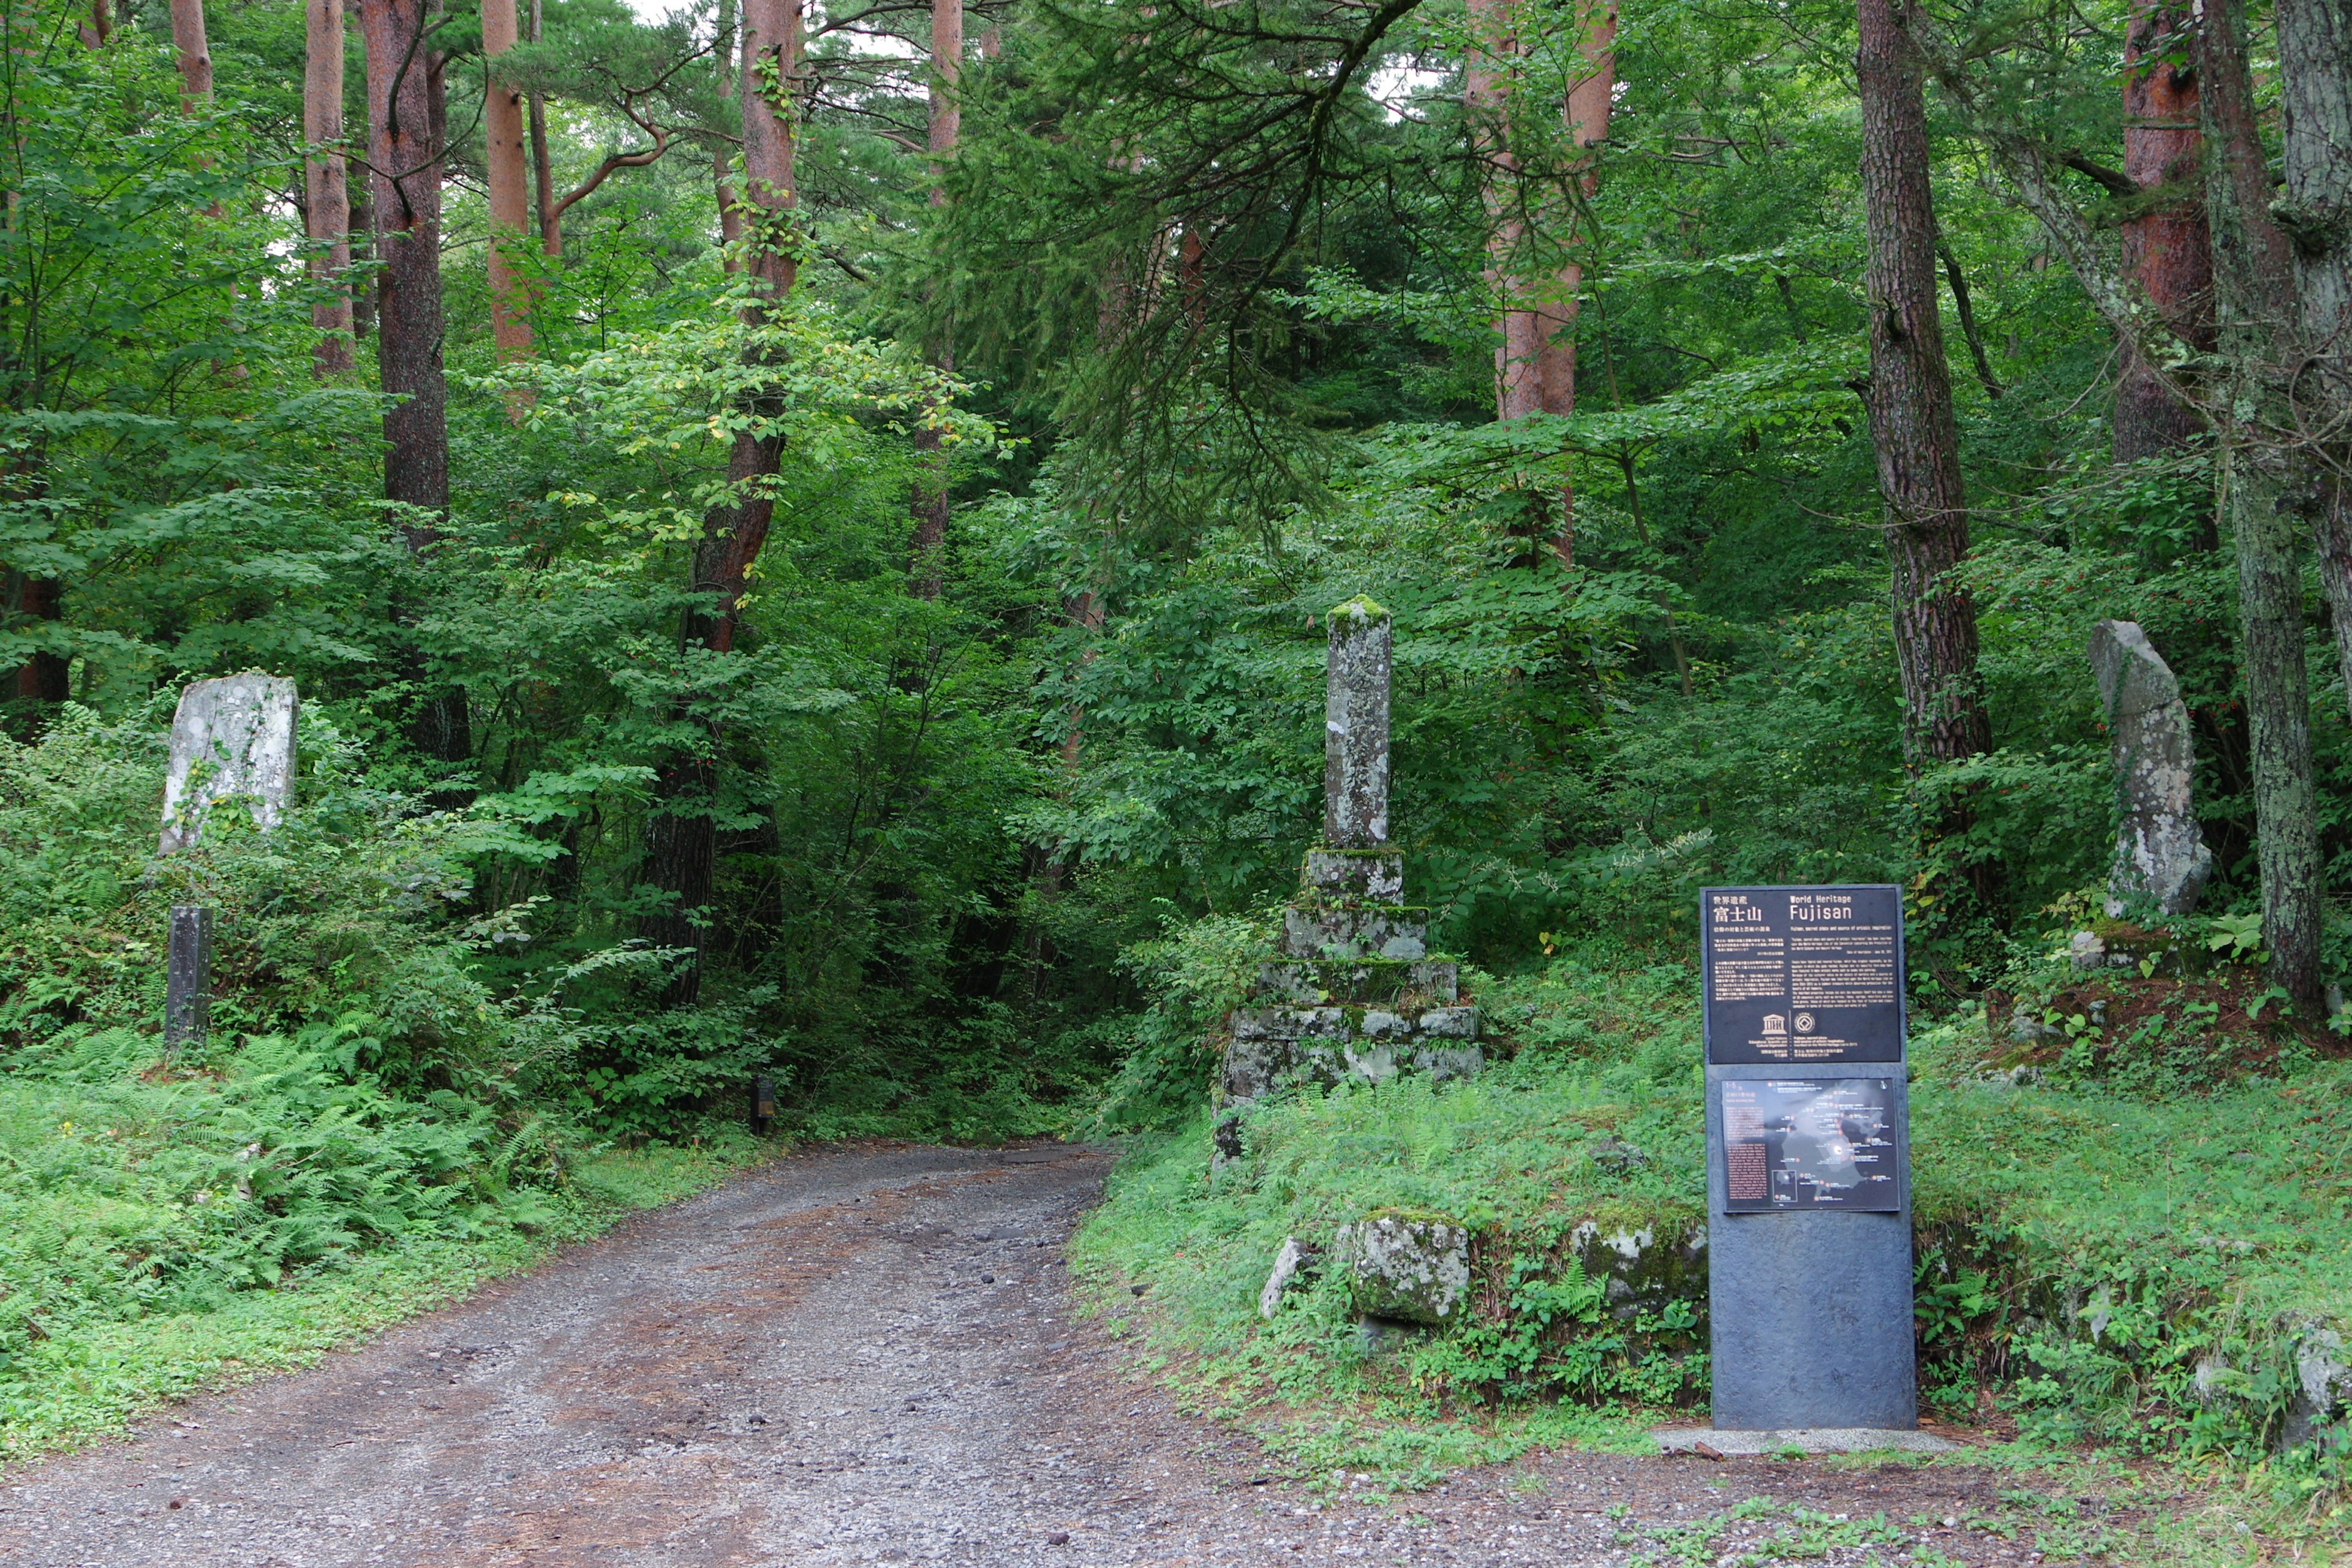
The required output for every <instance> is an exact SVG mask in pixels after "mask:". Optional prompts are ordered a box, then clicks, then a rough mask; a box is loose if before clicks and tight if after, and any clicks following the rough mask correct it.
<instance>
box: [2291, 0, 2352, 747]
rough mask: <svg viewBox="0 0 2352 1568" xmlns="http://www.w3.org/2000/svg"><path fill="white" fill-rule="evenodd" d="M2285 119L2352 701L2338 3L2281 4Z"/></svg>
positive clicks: (2302, 344)
mask: <svg viewBox="0 0 2352 1568" xmlns="http://www.w3.org/2000/svg"><path fill="white" fill-rule="evenodd" d="M2277 16H2278V47H2279V73H2280V89H2281V90H2280V94H2279V102H2280V119H2281V121H2282V130H2283V138H2282V139H2283V141H2284V144H2285V153H2286V158H2285V163H2286V196H2285V200H2284V201H2283V202H2281V203H2279V204H2278V205H2277V206H2276V207H2275V208H2274V209H2273V211H2274V212H2275V213H2276V215H2277V216H2278V218H2279V220H2280V222H2281V223H2282V224H2284V225H2285V226H2287V227H2288V228H2289V229H2290V230H2291V231H2292V235H2293V238H2294V284H2295V305H2296V321H2295V336H2296V339H2297V342H2296V351H2297V353H2296V359H2297V363H2299V364H2300V365H2302V366H2303V367H2304V370H2303V374H2302V376H2301V378H2300V380H2299V381H2298V384H2297V386H2296V389H2295V390H2296V394H2297V399H2298V401H2299V402H2301V403H2303V404H2304V405H2305V408H2306V410H2307V412H2306V415H2305V422H2306V423H2307V424H2309V425H2312V426H2317V427H2319V428H2322V429H2325V430H2328V431H2331V432H2335V433H2336V439H2333V440H2329V441H2327V442H2326V444H2325V445H2324V447H2322V449H2321V450H2320V451H2318V452H2316V453H2314V454H2311V457H2312V458H2315V461H2314V462H2313V463H2312V465H2311V466H2312V467H2313V468H2315V490H2316V494H2315V498H2314V507H2315V512H2316V514H2317V522H2318V528H2317V533H2318V542H2319V578H2320V583H2321V585H2322V586H2323V587H2324V588H2325V589H2326V595H2327V605H2328V611H2329V615H2330V618H2331V619H2332V620H2333V621H2334V622H2335V629H2336V668H2337V672H2338V674H2339V676H2340V677H2341V678H2342V679H2343V682H2344V688H2345V693H2346V697H2347V700H2352V487H2347V484H2346V483H2345V481H2344V479H2343V478H2342V477H2341V476H2342V475H2343V474H2344V473H2345V472H2346V471H2347V463H2352V441H2347V440H2345V439H2344V438H2343V437H2342V435H2341V433H2342V432H2344V431H2346V430H2347V429H2352V359H2347V355H2352V232H2347V224H2352V16H2347V15H2346V14H2345V11H2344V9H2343V7H2342V6H2341V5H2332V4H2326V3H2319V0H2279V5H2278V11H2277Z"/></svg>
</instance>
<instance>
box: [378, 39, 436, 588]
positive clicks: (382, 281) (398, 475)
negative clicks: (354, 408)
mask: <svg viewBox="0 0 2352 1568" xmlns="http://www.w3.org/2000/svg"><path fill="white" fill-rule="evenodd" d="M427 3H428V0H360V25H361V27H362V31H363V32H364V33H365V35H366V38H367V76H368V80H367V90H368V120H369V126H368V130H369V135H368V155H369V161H370V163H372V164H373V168H372V169H371V171H370V173H369V184H370V185H371V186H372V187H373V196H374V202H375V220H376V243H377V245H378V247H380V249H381V253H382V260H383V267H382V270H381V271H380V272H379V273H378V275H377V276H378V281H377V288H376V335H377V339H378V342H377V345H376V358H377V363H379V365H380V366H381V368H382V371H383V390H384V391H385V392H386V393H388V394H390V395H394V396H396V397H398V398H399V399H400V400H401V401H400V402H399V404H398V405H395V406H394V407H393V408H391V409H389V410H387V411H386V412H385V414H384V416H383V438H384V441H385V444H386V445H387V446H388V447H390V448H391V449H390V450H389V451H388V452H387V453H386V454H385V457H384V467H383V493H384V496H385V497H386V499H388V500H396V501H404V502H405V503H407V504H408V505H410V506H413V507H418V508H422V509H423V510H425V511H427V512H431V513H439V512H443V511H446V510H448V507H449V425H448V412H447V396H448V394H447V387H446V382H445V380H444V377H443V373H442V363H441V355H442V333H443V330H444V322H443V317H442V308H441V174H442V171H441V147H440V144H439V142H438V141H437V140H436V136H435V134H434V132H435V129H436V126H435V121H436V120H437V119H438V118H439V116H438V115H437V114H436V110H435V105H434V103H433V90H432V89H433V85H434V83H435V81H436V78H437V75H438V73H437V71H436V69H435V60H434V58H433V56H434V54H435V53H436V51H435V50H433V49H432V48H431V47H430V46H429V45H424V44H421V43H420V42H419V36H420V34H421V33H422V31H423V29H424V27H425V26H426V23H427V17H426V14H425V7H426V5H427ZM404 527H405V528H406V529H407V530H408V531H409V542H410V544H411V546H412V547H414V548H416V549H419V550H421V549H424V548H425V547H426V546H429V545H430V544H431V543H432V542H434V540H435V539H436V537H437V535H436V531H434V529H433V525H432V524H431V523H430V522H429V521H426V520H424V519H415V520H412V521H409V522H407V523H405V524H404Z"/></svg>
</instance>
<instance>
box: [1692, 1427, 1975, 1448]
mask: <svg viewBox="0 0 2352 1568" xmlns="http://www.w3.org/2000/svg"><path fill="white" fill-rule="evenodd" d="M1650 1436H1653V1437H1654V1438H1656V1439H1657V1440H1658V1447H1661V1448H1663V1449H1664V1450H1665V1451H1666V1452H1667V1453H1669V1454H1689V1453H1695V1452H1696V1451H1697V1449H1698V1447H1699V1445H1700V1444H1702V1443H1704V1444H1706V1446H1707V1447H1710V1448H1712V1449H1714V1450H1715V1451H1716V1452H1717V1453H1718V1454H1725V1455H1730V1454H1783V1453H1787V1452H1788V1451H1789V1450H1790V1449H1792V1448H1794V1449H1799V1450H1801V1451H1802V1452H1804V1453H1808V1454H1873V1453H1877V1452H1879V1451H1881V1450H1883V1449H1887V1448H1895V1449H1900V1450H1902V1451H1903V1452H1905V1453H1911V1454H1950V1453H1957V1452H1958V1450H1959V1445H1958V1443H1954V1442H1952V1441H1950V1440H1949V1439H1948V1438H1943V1437H1938V1436H1936V1435H1935V1434H1934V1433H1932V1432H1922V1431H1920V1430H1919V1429H1918V1428H1916V1427H1912V1428H1909V1429H1905V1428H1901V1427H1888V1426H1790V1427H1786V1428H1783V1429H1781V1430H1780V1431H1777V1432H1718V1431H1717V1430H1716V1429H1715V1428H1714V1427H1712V1426H1661V1427H1658V1428H1657V1429H1656V1430H1654V1431H1653V1432H1652V1433H1651V1434H1650Z"/></svg>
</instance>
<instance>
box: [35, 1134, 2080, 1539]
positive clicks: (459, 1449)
mask: <svg viewBox="0 0 2352 1568" xmlns="http://www.w3.org/2000/svg"><path fill="white" fill-rule="evenodd" d="M1107 1166H1108V1160H1107V1158H1106V1157H1105V1156H1104V1155H1102V1154H1101V1153H1100V1152H1096V1151H1092V1150H1087V1149H1081V1148H1076V1147H1066V1146H1058V1145H1055V1146H1046V1147H1042V1148H1031V1149H1015V1150H1009V1151H969V1150H955V1149H927V1148H914V1147H906V1146H867V1147H858V1148H848V1149H827V1150H821V1151H816V1152H805V1153H801V1154H796V1155H794V1156H792V1157H790V1158H787V1159H784V1160H782V1161H779V1162H777V1163H774V1164H772V1165H770V1166H767V1167H765V1168H763V1169H761V1171H759V1172H756V1173H752V1174H751V1175H748V1176H746V1177H744V1178H742V1179H740V1180H739V1181H737V1182H735V1183H733V1184H730V1185H729V1186H727V1187H725V1188H723V1189H721V1190H719V1191H718V1192H715V1193H712V1194H708V1195H706V1196H704V1197H701V1198H698V1199H696V1200H694V1201H692V1202H688V1203H686V1204H682V1205H676V1206H674V1207H671V1208H667V1209H664V1210H660V1211H657V1212H656V1213H652V1214H648V1215H643V1216H640V1217H638V1218H637V1219H635V1220H634V1221H632V1222H631V1223H629V1224H628V1225H625V1226H623V1227H621V1228H620V1229H618V1230H616V1231H615V1232H614V1233H613V1234H612V1235H611V1236H609V1237H605V1238H604V1239H603V1240H600V1241H597V1242H594V1243H592V1244H589V1245H587V1246H583V1247H575V1248H572V1249H570V1250H568V1251H566V1252H565V1253H563V1254H562V1256H560V1257H559V1258H556V1259H555V1260H553V1261H552V1262H551V1263H549V1264H548V1265H546V1266H545V1267H543V1268H540V1269H538V1270H537V1271H535V1272H533V1273H531V1274H530V1275H528V1276H524V1277H522V1278H520V1279H513V1280H509V1281H507V1282H505V1283H503V1284H501V1285H498V1286H495V1287H492V1288H491V1289H487V1290H485V1291H483V1292H482V1293H481V1294H480V1295H478V1296H477V1297H475V1298H474V1299H473V1300H469V1301H467V1302H466V1303H465V1304H463V1305H461V1306H458V1307H455V1308H452V1309H449V1310H446V1311H442V1312H439V1313H436V1314H435V1315H433V1316H431V1317H428V1318H424V1319H420V1320H418V1321H415V1322H413V1323H410V1324H408V1325H406V1326H405V1327H403V1328H401V1329H398V1330H396V1331H393V1332H391V1333H389V1334H386V1335H385V1336H383V1338H382V1339H380V1340H377V1341H375V1342H373V1343H371V1344H369V1345H367V1346H365V1347H364V1348H362V1349H360V1350H356V1351H352V1352H346V1353H342V1354H339V1355H336V1356H334V1357H331V1359H330V1360H329V1361H328V1362H326V1363H324V1364H322V1365H320V1366H319V1367H317V1368H315V1369H314V1370H311V1371H310V1372H305V1373H298V1374H294V1375H290V1376H286V1377H280V1378H276V1379H273V1380H271V1381H268V1382H266V1383H262V1384H255V1385H253V1386H252V1387H249V1388H247V1389H243V1390H240V1391H238V1392H236V1393H235V1394H228V1395H223V1396H221V1397H218V1398H215V1399H211V1400H206V1401H200V1402H196V1403H194V1404H191V1405H183V1406H178V1407H175V1408H174V1409H173V1411H171V1412H169V1413H168V1415H167V1417H166V1418H163V1419H159V1420H156V1421H154V1422H152V1423H151V1424H150V1425H149V1426H147V1427H146V1429H145V1430H143V1431H142V1433H141V1434H139V1435H138V1436H136V1437H135V1438H133V1439H131V1440H130V1441H127V1442H122V1443H118V1444H113V1445H110V1446H108V1447H103V1448H100V1449H97V1450H93V1451H91V1452H89V1453H85V1454H81V1455H78V1456H74V1457H70V1458H64V1459H59V1460H55V1461H51V1462H48V1463H46V1464H41V1465H37V1466H26V1467H19V1468H16V1470H14V1471H13V1472H11V1473H10V1474H8V1475H7V1476H5V1483H6V1484H5V1487H0V1565H5V1568H18V1565H23V1568H33V1565H36V1564H38V1565H42V1568H66V1565H76V1568H80V1565H88V1568H141V1565H145V1564H157V1565H163V1564H169V1565H172V1568H228V1565H232V1564H234V1565H236V1568H340V1565H342V1564H383V1565H385V1568H392V1565H398V1564H420V1565H422V1564H432V1565H435V1568H457V1565H463V1568H473V1565H484V1568H488V1565H492V1564H496V1565H501V1568H503V1565H509V1564H511V1565H524V1564H529V1565H533V1568H540V1565H547V1568H552V1565H557V1564H581V1565H583V1568H584V1565H590V1564H593V1565H595V1568H627V1565H636V1564H665V1565H667V1564H677V1565H687V1564H693V1565H702V1564H711V1565H718V1564H739V1563H740V1564H758V1565H775V1568H783V1565H791V1568H803V1565H820V1564H822V1565H831V1564H845V1563H899V1562H920V1563H949V1564H957V1565H967V1564H968V1565H972V1568H979V1565H983V1564H984V1565H988V1568H997V1565H1013V1564H1033V1563H1034V1564H1041V1565H1043V1564H1051V1565H1055V1568H1120V1565H1125V1564H1142V1563H1170V1564H1173V1563H1203V1564H1206V1563H1242V1564H1267V1563H1285V1564H1290V1563H1356V1562H1363V1563H1463V1564H1494V1565H1496V1568H1502V1565H1514V1568H1516V1565H1521V1564H1525V1565H1528V1568H1534V1565H1537V1564H1541V1565H1543V1568H1574V1565H1582V1564H1594V1565H1599V1564H1611V1565H1617V1564H1626V1563H1637V1562H1641V1561H1643V1560H1645V1559H1648V1560H1654V1561H1657V1562H1660V1563H1709V1564H1712V1563H1717V1562H1718V1561H1727V1560H1730V1557H1729V1554H1732V1553H1735V1552H1738V1550H1739V1549H1740V1548H1741V1547H1742V1546H1743V1545H1753V1544H1755V1543H1758V1542H1762V1541H1764V1540H1766V1539H1767V1538H1768V1537H1770V1536H1773V1535H1775V1534H1776V1533H1777V1534H1778V1535H1780V1536H1782V1537H1784V1538H1789V1539H1790V1540H1793V1539H1794V1537H1795V1535H1797V1534H1803V1533H1806V1532H1810V1533H1811V1536H1812V1537H1813V1538H1814V1539H1815V1541H1816V1542H1818V1544H1819V1545H1820V1547H1821V1551H1820V1552H1811V1551H1809V1552H1806V1553H1805V1555H1807V1556H1809V1557H1811V1558H1812V1559H1813V1560H1815V1561H1821V1562H1825V1563H1890V1564H1892V1563H1914V1562H1917V1563H1967V1564H1970V1565H1988V1568H1990V1565H1995V1564H1999V1565H2008V1564H2020V1565H2022V1564H2026V1563H2031V1562H2033V1561H2035V1560H2036V1557H2035V1552H2036V1550H2037V1547H2044V1548H2047V1547H2054V1546H2057V1545H2060V1544H2063V1542H2062V1541H2061V1540H2060V1539H2059V1537H2062V1536H2063V1538H2064V1540H2067V1541H2071V1540H2074V1536H2066V1535H2065V1532H2066V1531H2074V1532H2075V1534H2076V1535H2078V1536H2082V1537H2083V1538H2084V1540H2085V1541H2086V1542H2087V1540H2088V1538H2089V1534H2095V1532H2096V1531H2097V1530H2098V1529H2100V1528H2101V1525H2100V1522H2099V1521H2098V1520H2097V1519H2096V1518H2095V1517H2094V1516H2095V1510H2096V1505H2093V1508H2092V1509H2091V1510H2089V1511H2088V1512H2086V1511H2085V1510H2083V1509H2082V1508H2081V1507H2080V1505H2078V1504H2077V1503H2076V1502H2074V1500H2067V1499H2056V1500H2037V1499H2033V1498H2031V1497H2024V1496H2021V1494H2019V1493H2016V1492H2013V1491H2011V1492H2009V1493H2007V1494H2006V1495H2004V1492H2003V1490H2002V1489H2003V1488H2005V1487H2007V1488H2013V1487H2015V1486H2016V1484H2017V1483H2016V1482H2014V1481H2011V1480H1996V1479H1994V1478H1993V1477H1992V1476H1991V1475H1990V1474H1989V1473H1988V1472H1983V1471H1978V1470H1972V1469H1954V1468H1932V1469H1923V1468H1916V1467H1901V1466H1894V1467H1887V1468H1882V1469H1873V1470H1848V1469H1838V1468H1832V1467H1829V1466H1825V1465H1819V1464H1792V1463H1773V1462H1769V1461H1764V1460H1738V1459H1735V1460H1728V1461H1724V1462H1720V1463H1709V1462H1706V1461H1704V1460H1701V1459H1696V1458H1676V1459H1632V1458H1608V1457H1602V1456H1593V1455H1580V1454H1562V1455H1555V1456H1549V1457H1545V1458H1537V1459H1531V1460H1528V1461H1523V1462H1521V1463H1519V1464H1517V1465H1515V1466H1511V1467H1507V1468H1496V1469H1493V1470H1488V1471H1483V1472H1472V1473H1469V1474H1466V1475H1463V1476H1459V1477H1456V1478H1455V1479H1454V1480H1452V1481H1451V1482H1449V1483H1448V1484H1447V1485H1445V1486H1444V1487H1443V1488H1441V1489H1437V1490H1435V1491H1433V1492H1428V1493H1423V1494H1420V1495H1418V1496H1410V1497H1403V1498H1398V1499H1395V1500H1386V1501H1383V1500H1379V1499H1375V1498H1367V1497H1350V1496H1349V1495H1348V1494H1347V1493H1346V1492H1344V1491H1341V1492H1337V1493H1318V1492H1314V1491H1310V1490H1307V1489H1301V1488H1298V1487H1297V1486H1294V1485H1293V1484H1292V1483H1290V1482H1288V1481H1286V1480H1283V1479H1277V1478H1271V1477H1269V1476H1268V1474H1267V1469H1268V1466H1269V1462H1268V1461H1267V1460H1266V1459H1265V1456H1264V1454H1263V1453H1262V1451H1261V1450H1259V1449H1258V1448H1257V1447H1256V1446H1255V1443H1253V1442H1251V1441H1250V1440H1249V1439H1247V1438H1246V1437H1244V1436H1240V1435H1237V1434H1235V1433H1234V1432H1231V1431H1229V1430H1226V1429H1223V1428H1221V1427H1218V1426H1214V1425H1213V1424H1211V1423H1208V1422H1204V1421H1201V1420H1197V1419H1193V1418H1191V1417H1187V1416H1184V1415H1180V1414H1178V1413H1177V1412H1176V1411H1175V1410H1174V1409H1173V1408H1172V1407H1171V1402H1170V1400H1169V1399H1168V1397H1167V1396H1166V1394H1164V1393H1163V1392H1161V1391H1160V1390H1158V1389H1156V1388H1154V1387H1152V1386H1150V1384H1144V1383H1140V1382H1137V1381H1132V1380H1130V1378H1129V1376H1128V1375H1127V1374H1126V1373H1125V1371H1124V1370H1123V1363H1122V1361H1121V1352H1120V1350H1119V1348H1118V1346H1117V1345H1116V1344H1114V1343H1111V1342H1108V1341H1106V1340H1105V1339H1104V1338H1103V1337H1102V1336H1101V1335H1099V1334H1098V1333H1097V1331H1095V1330H1094V1329H1092V1328H1091V1327H1090V1326H1088V1325H1086V1324H1083V1323H1079V1322H1077V1321H1074V1320H1073V1319H1072V1318H1071V1317H1070V1316H1069V1315H1068V1313H1067V1312H1066V1303H1065V1297H1064V1287H1065V1279H1064V1276H1063V1273H1062V1268H1061V1263H1060V1257H1061V1244H1062V1242H1063V1240H1064V1239H1065V1238H1066V1237H1067V1235H1068V1233H1069V1231H1070V1228H1071V1226H1073V1225H1074V1223H1075V1222H1076V1219H1077V1217H1078V1216H1079V1215H1080V1214H1081V1213H1082V1212H1083V1211H1084V1209H1085V1208H1086V1206H1087V1205H1088V1204H1089V1203H1091V1202H1093V1201H1094V1199H1095V1197H1096V1195H1097V1193H1098V1192H1099V1190H1100V1186H1101V1182H1102V1178H1103V1175H1104V1173H1105V1171H1106V1169H1107ZM1879 1516H1884V1519H1885V1523H1883V1524H1881V1523H1874V1522H1872V1521H1874V1519H1876V1518H1877V1517H1879ZM1945 1521H1950V1523H1949V1524H1947V1523H1946V1522H1945ZM2004 1531H2006V1532H2008V1534H2009V1535H2013V1536H2014V1537H2015V1539H2014V1540H2011V1539H2005V1538H2004V1534H2003V1533H2002V1532H2004ZM2053 1531H2054V1532H2056V1534H2055V1535H2053ZM1792 1532H1793V1533H1792ZM2085 1532H2088V1534H2086V1533H2085ZM1937 1554H1940V1555H1937Z"/></svg>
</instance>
